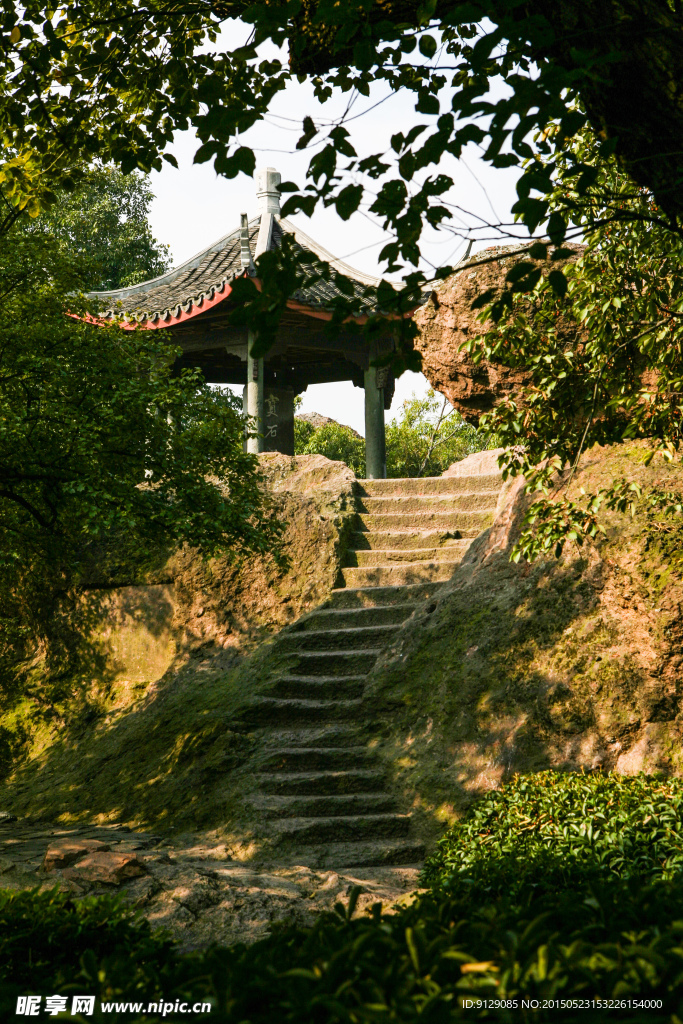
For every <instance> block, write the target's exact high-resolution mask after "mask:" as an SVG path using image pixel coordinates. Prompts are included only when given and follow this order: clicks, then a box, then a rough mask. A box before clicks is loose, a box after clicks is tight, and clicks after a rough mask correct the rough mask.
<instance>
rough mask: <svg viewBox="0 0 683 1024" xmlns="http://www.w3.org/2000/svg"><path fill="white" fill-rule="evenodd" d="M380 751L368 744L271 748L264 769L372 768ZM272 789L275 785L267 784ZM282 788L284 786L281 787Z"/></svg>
mask: <svg viewBox="0 0 683 1024" xmlns="http://www.w3.org/2000/svg"><path fill="white" fill-rule="evenodd" d="M375 759H376V754H375V753H374V752H373V751H372V750H369V749H368V748H367V747H360V746H359V747H283V748H282V749H280V750H273V751H271V752H270V753H269V754H268V756H267V757H266V758H265V760H264V763H263V764H262V765H261V771H262V772H297V771H298V772H306V773H310V772H314V771H318V772H320V771H323V772H334V771H342V770H344V769H350V768H370V767H371V766H372V765H373V764H374V763H375ZM266 788H267V789H268V790H271V786H267V787H266ZM279 792H281V790H280V791H279Z"/></svg>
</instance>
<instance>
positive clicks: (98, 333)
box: [0, 228, 281, 691]
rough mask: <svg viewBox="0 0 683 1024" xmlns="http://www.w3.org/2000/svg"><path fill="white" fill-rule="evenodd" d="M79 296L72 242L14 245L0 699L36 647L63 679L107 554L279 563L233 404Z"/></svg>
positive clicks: (2, 456) (8, 277)
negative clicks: (84, 588)
mask: <svg viewBox="0 0 683 1024" xmlns="http://www.w3.org/2000/svg"><path fill="white" fill-rule="evenodd" d="M89 265H90V264H86V266H89ZM79 285H80V277H79V268H78V266H77V264H75V263H74V260H73V257H72V258H71V259H66V258H65V257H64V254H63V251H62V248H61V245H60V243H59V242H58V241H56V240H48V239H46V238H45V237H44V236H43V235H42V233H26V232H22V231H20V230H18V229H17V228H15V229H14V231H12V232H10V234H9V235H8V236H5V237H4V238H3V239H1V240H0V288H1V289H2V292H3V293H4V298H3V302H2V304H1V305H0V608H1V613H0V615H1V617H2V630H1V632H2V640H1V642H0V691H1V690H2V689H3V687H5V686H10V687H11V685H16V684H17V678H18V677H17V676H16V671H15V669H16V663H17V660H20V659H21V656H22V654H23V653H25V652H26V648H25V646H24V644H25V642H26V643H28V641H29V640H30V646H31V647H32V649H33V650H35V649H36V645H38V646H39V645H40V643H41V642H44V643H46V644H47V648H48V667H49V668H50V669H51V670H53V671H55V672H57V674H59V672H60V671H63V668H64V665H63V661H64V659H65V658H66V659H67V660H68V658H69V657H70V655H71V654H73V653H74V647H75V646H76V647H77V645H75V644H74V641H75V637H68V638H67V642H66V643H63V644H61V645H59V644H57V645H56V646H55V645H54V644H52V645H50V644H49V643H48V641H49V640H50V638H52V639H53V640H54V639H55V631H56V628H57V626H58V623H59V618H60V616H59V615H58V614H57V609H58V608H61V611H62V612H64V611H65V605H64V598H65V596H66V595H68V594H69V593H70V592H71V591H72V588H73V587H74V586H75V585H77V584H78V583H82V582H84V580H86V579H87V578H88V574H89V573H90V572H91V570H92V566H93V564H94V563H97V562H98V560H99V559H101V558H102V556H103V555H104V553H105V552H107V551H110V552H111V551H113V550H115V551H116V552H117V557H118V558H119V559H120V560H123V561H124V562H125V560H126V558H127V557H128V558H132V559H133V560H135V559H137V560H138V561H140V560H141V559H144V558H145V555H146V554H149V552H151V551H154V550H158V549H159V548H160V547H162V548H163V546H164V545H170V544H184V543H187V544H191V545H193V546H196V547H199V548H201V549H203V550H204V551H205V552H206V553H207V554H210V553H211V552H212V551H215V550H217V549H218V548H228V549H232V550H233V551H235V552H238V551H258V552H265V551H269V550H272V549H273V547H275V548H277V545H276V544H275V543H274V542H275V541H276V539H277V537H278V535H279V532H280V530H281V527H280V526H278V524H277V523H276V522H274V521H273V520H272V518H271V514H270V512H269V511H268V509H267V507H266V505H265V503H264V498H263V493H262V491H261V488H260V477H259V472H258V464H257V460H256V458H255V457H254V456H250V455H247V454H246V453H244V452H243V450H242V438H243V417H242V414H241V410H240V409H239V403H237V401H236V400H235V398H234V397H233V396H232V395H231V394H229V393H227V392H225V393H224V392H221V391H218V390H216V389H211V388H209V387H208V386H206V385H205V384H203V383H202V381H201V380H200V378H199V376H198V374H197V373H196V372H184V373H182V374H181V375H180V376H176V375H174V372H173V360H174V357H175V354H176V353H175V349H173V348H172V347H170V346H169V345H168V344H167V343H166V341H165V340H164V339H163V337H161V336H160V334H159V332H154V333H152V332H144V331H134V332H130V331H122V330H119V329H118V327H111V328H109V327H99V326H97V327H96V326H92V325H91V324H90V323H88V322H87V321H85V320H83V319H81V318H80V317H79V316H77V314H79V313H81V312H82V310H83V305H82V301H81V299H80V298H79V296H78V291H77V290H78V288H79ZM67 296H68V298H67ZM60 602H61V603H60ZM12 680H14V683H12Z"/></svg>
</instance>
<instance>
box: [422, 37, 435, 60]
mask: <svg viewBox="0 0 683 1024" xmlns="http://www.w3.org/2000/svg"><path fill="white" fill-rule="evenodd" d="M419 48H420V53H421V54H422V56H423V57H427V58H428V59H430V60H431V58H432V57H433V56H434V54H435V53H436V39H435V38H434V36H430V35H423V36H420V42H419Z"/></svg>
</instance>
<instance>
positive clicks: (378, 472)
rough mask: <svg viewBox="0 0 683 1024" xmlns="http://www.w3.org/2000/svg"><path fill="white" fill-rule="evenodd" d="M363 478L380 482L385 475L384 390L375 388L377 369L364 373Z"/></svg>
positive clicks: (372, 368)
mask: <svg viewBox="0 0 683 1024" xmlns="http://www.w3.org/2000/svg"><path fill="white" fill-rule="evenodd" d="M364 384H365V476H366V477H367V479H368V480H382V479H384V477H386V475H387V448H386V439H385V436H384V388H378V387H377V368H376V367H374V366H371V367H370V368H369V369H368V370H366V371H365V377H364Z"/></svg>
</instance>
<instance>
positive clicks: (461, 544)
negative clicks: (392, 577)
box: [344, 540, 471, 628]
mask: <svg viewBox="0 0 683 1024" xmlns="http://www.w3.org/2000/svg"><path fill="white" fill-rule="evenodd" d="M470 543H471V541H469V540H458V541H454V542H453V543H452V544H449V545H448V547H443V548H399V549H398V550H385V551H347V552H346V555H345V556H344V568H347V567H348V568H351V567H352V566H355V565H392V564H397V565H401V564H409V563H410V562H455V561H459V560H460V559H461V558H462V556H463V555H464V554H465V552H466V551H467V549H468V547H469V546H470ZM389 628H390V627H389Z"/></svg>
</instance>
